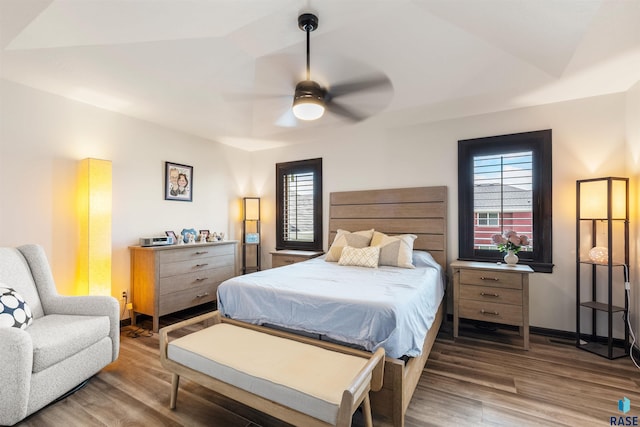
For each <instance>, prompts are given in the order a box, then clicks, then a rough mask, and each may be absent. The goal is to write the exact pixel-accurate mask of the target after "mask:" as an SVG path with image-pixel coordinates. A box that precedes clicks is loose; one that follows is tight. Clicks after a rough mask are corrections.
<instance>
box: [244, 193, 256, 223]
mask: <svg viewBox="0 0 640 427" xmlns="http://www.w3.org/2000/svg"><path fill="white" fill-rule="evenodd" d="M244 219H245V221H259V220H260V198H259V197H245V198H244Z"/></svg>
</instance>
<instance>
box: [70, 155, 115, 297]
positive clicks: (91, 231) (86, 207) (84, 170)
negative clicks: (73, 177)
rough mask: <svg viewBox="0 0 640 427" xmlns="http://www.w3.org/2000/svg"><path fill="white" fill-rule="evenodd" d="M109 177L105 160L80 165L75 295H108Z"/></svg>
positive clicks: (109, 244)
mask: <svg viewBox="0 0 640 427" xmlns="http://www.w3.org/2000/svg"><path fill="white" fill-rule="evenodd" d="M111 174H112V167H111V161H109V160H99V159H84V160H82V161H81V162H80V166H79V169H78V178H79V182H78V216H79V226H80V241H79V248H78V267H77V280H76V294H77V295H111V216H112V200H111V198H112V188H111V187H112V177H111Z"/></svg>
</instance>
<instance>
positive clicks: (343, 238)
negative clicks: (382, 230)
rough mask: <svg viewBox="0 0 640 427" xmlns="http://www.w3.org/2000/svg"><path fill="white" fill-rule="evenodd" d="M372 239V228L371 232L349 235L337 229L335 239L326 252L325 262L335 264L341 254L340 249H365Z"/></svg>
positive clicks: (365, 231)
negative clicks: (349, 247)
mask: <svg viewBox="0 0 640 427" xmlns="http://www.w3.org/2000/svg"><path fill="white" fill-rule="evenodd" d="M372 237H373V228H372V229H371V230H363V231H356V232H354V233H351V232H349V231H346V230H340V229H338V232H337V233H336V237H335V239H333V243H332V244H331V247H330V248H329V251H328V252H327V256H326V257H325V259H324V260H325V261H331V262H337V261H338V260H339V259H340V255H341V254H342V248H344V247H345V246H351V247H352V248H365V247H367V246H369V243H370V242H371V238H372Z"/></svg>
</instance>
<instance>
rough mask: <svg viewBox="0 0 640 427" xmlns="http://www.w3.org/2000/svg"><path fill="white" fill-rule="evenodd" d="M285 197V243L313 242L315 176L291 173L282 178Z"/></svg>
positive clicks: (307, 173) (308, 173) (309, 173)
mask: <svg viewBox="0 0 640 427" xmlns="http://www.w3.org/2000/svg"><path fill="white" fill-rule="evenodd" d="M282 180H283V182H282V186H283V188H284V197H283V200H282V203H283V206H282V211H283V212H284V217H283V221H284V228H283V236H282V237H283V239H284V241H285V242H312V241H313V237H314V236H313V225H314V222H313V220H314V209H313V195H314V181H315V180H314V174H313V172H306V173H291V174H285V175H283V176H282Z"/></svg>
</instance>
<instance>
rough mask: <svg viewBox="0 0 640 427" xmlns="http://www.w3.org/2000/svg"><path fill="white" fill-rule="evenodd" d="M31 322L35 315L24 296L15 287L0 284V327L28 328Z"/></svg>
mask: <svg viewBox="0 0 640 427" xmlns="http://www.w3.org/2000/svg"><path fill="white" fill-rule="evenodd" d="M0 285H2V284H0ZM31 323H33V315H32V314H31V309H30V308H29V305H28V304H27V302H26V301H25V300H24V298H22V296H21V295H20V294H19V293H18V292H16V290H15V289H13V288H9V287H5V286H0V328H12V327H13V328H18V329H27V327H28V326H29V325H31Z"/></svg>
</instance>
